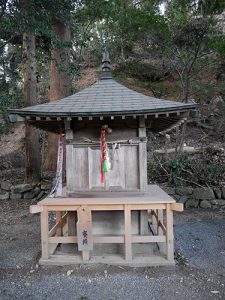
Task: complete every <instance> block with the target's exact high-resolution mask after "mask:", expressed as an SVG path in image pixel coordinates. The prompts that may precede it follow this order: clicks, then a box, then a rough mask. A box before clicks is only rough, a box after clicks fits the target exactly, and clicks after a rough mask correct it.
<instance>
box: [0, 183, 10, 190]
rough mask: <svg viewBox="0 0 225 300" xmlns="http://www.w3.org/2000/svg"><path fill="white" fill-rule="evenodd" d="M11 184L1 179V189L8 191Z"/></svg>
mask: <svg viewBox="0 0 225 300" xmlns="http://www.w3.org/2000/svg"><path fill="white" fill-rule="evenodd" d="M11 186H12V184H11V183H10V182H9V181H2V182H1V189H3V190H5V191H10V188H11Z"/></svg>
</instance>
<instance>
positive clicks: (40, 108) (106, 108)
mask: <svg viewBox="0 0 225 300" xmlns="http://www.w3.org/2000/svg"><path fill="white" fill-rule="evenodd" d="M195 107H196V104H193V103H191V104H190V103H180V102H176V101H168V100H162V99H157V98H154V97H149V96H145V95H143V94H141V93H138V92H135V91H133V90H131V89H128V88H126V87H125V86H123V85H121V84H119V83H118V82H116V81H114V80H112V79H104V80H100V81H98V82H96V83H95V84H93V85H92V86H90V87H88V88H86V89H84V90H82V91H80V92H78V93H76V94H74V95H72V96H69V97H66V98H63V99H61V100H58V101H54V102H50V103H45V104H40V105H34V106H29V107H25V108H22V109H14V110H11V111H10V112H11V113H16V114H19V115H20V116H43V117H45V116H58V117H69V116H71V117H76V116H83V117H85V116H107V115H110V116H112V115H131V114H148V113H157V112H170V111H179V110H187V109H193V108H195Z"/></svg>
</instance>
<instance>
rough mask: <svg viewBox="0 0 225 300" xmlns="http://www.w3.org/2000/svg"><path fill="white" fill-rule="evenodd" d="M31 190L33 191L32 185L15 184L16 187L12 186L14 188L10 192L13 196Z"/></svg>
mask: <svg viewBox="0 0 225 300" xmlns="http://www.w3.org/2000/svg"><path fill="white" fill-rule="evenodd" d="M32 189H33V187H32V185H30V184H28V183H25V184H17V185H14V186H12V187H11V192H12V193H14V194H17V193H25V192H28V191H30V190H32Z"/></svg>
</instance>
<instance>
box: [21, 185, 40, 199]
mask: <svg viewBox="0 0 225 300" xmlns="http://www.w3.org/2000/svg"><path fill="white" fill-rule="evenodd" d="M40 190H41V189H40V188H39V187H36V188H35V189H33V190H31V191H28V192H25V193H24V195H23V197H24V199H33V198H35V197H36V196H37V195H38V194H39V193H40Z"/></svg>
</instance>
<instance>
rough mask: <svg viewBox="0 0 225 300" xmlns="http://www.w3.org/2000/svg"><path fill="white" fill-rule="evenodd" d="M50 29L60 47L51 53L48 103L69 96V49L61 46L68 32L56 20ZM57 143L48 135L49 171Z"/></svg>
mask: <svg viewBox="0 0 225 300" xmlns="http://www.w3.org/2000/svg"><path fill="white" fill-rule="evenodd" d="M52 28H53V31H54V32H55V33H56V35H57V37H58V39H59V40H60V42H61V45H59V46H58V47H57V48H56V47H55V48H53V49H52V51H51V67H50V92H49V100H50V102H51V101H56V100H59V99H61V98H64V97H66V96H69V95H70V94H71V83H70V75H69V74H68V70H69V53H70V49H69V48H68V47H65V45H63V43H65V42H69V41H70V30H69V28H68V27H66V26H65V25H64V24H63V23H62V22H60V21H58V20H55V22H54V23H53V25H52ZM57 141H58V136H57V135H56V134H53V133H49V134H48V153H47V161H46V167H47V169H48V170H50V171H54V170H56V163H57Z"/></svg>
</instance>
